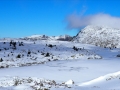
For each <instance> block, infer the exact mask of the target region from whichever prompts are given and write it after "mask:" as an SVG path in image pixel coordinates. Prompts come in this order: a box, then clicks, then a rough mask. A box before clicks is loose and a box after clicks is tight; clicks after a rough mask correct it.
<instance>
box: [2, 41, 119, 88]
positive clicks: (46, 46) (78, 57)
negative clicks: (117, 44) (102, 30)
mask: <svg viewBox="0 0 120 90" xmlns="http://www.w3.org/2000/svg"><path fill="white" fill-rule="evenodd" d="M10 41H11V39H1V40H0V58H2V60H1V59H0V67H1V69H0V90H64V89H65V90H120V60H119V59H120V58H119V57H116V56H117V55H118V54H120V49H117V48H114V49H109V48H101V47H97V46H94V45H89V44H80V43H75V42H68V41H53V40H52V41H50V40H36V41H34V40H21V39H14V40H13V41H12V43H13V42H16V45H15V46H14V45H13V44H11V45H10ZM21 42H23V43H21ZM21 44H22V45H21Z"/></svg>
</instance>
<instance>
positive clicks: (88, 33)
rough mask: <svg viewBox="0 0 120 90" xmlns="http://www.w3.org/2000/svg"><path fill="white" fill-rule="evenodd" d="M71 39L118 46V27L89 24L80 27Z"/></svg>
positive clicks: (119, 33)
mask: <svg viewBox="0 0 120 90" xmlns="http://www.w3.org/2000/svg"><path fill="white" fill-rule="evenodd" d="M73 41H74V42H79V43H86V44H93V45H96V46H101V47H111V48H120V29H116V28H110V27H107V26H93V25H89V26H86V27H85V28H84V29H82V30H81V31H80V32H79V33H78V34H77V35H76V37H74V39H73Z"/></svg>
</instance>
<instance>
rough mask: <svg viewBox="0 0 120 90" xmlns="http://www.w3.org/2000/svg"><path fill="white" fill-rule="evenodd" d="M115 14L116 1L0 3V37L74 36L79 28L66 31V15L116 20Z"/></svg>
mask: <svg viewBox="0 0 120 90" xmlns="http://www.w3.org/2000/svg"><path fill="white" fill-rule="evenodd" d="M119 11H120V1H119V0H0V37H24V36H30V35H33V34H46V35H49V36H56V35H63V34H69V35H72V36H74V35H76V34H77V32H78V30H79V29H80V27H79V28H71V30H70V29H68V24H69V22H68V21H66V19H67V17H68V16H69V15H72V14H74V13H75V14H76V15H78V16H79V15H82V16H87V15H94V14H97V13H104V14H108V15H110V16H111V17H112V16H114V17H120V13H119Z"/></svg>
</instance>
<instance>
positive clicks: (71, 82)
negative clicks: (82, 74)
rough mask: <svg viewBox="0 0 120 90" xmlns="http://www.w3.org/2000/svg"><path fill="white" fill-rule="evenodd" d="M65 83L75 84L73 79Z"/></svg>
mask: <svg viewBox="0 0 120 90" xmlns="http://www.w3.org/2000/svg"><path fill="white" fill-rule="evenodd" d="M65 84H67V85H73V84H74V81H73V80H71V79H70V80H68V81H67V82H65Z"/></svg>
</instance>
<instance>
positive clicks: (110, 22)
mask: <svg viewBox="0 0 120 90" xmlns="http://www.w3.org/2000/svg"><path fill="white" fill-rule="evenodd" d="M66 21H67V23H68V28H69V29H74V28H81V27H84V26H87V25H99V26H101V25H102V26H103V25H104V26H109V27H113V28H120V17H114V16H111V15H109V14H104V13H98V14H95V15H88V16H80V15H77V14H71V15H69V16H68V17H67V19H66Z"/></svg>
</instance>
